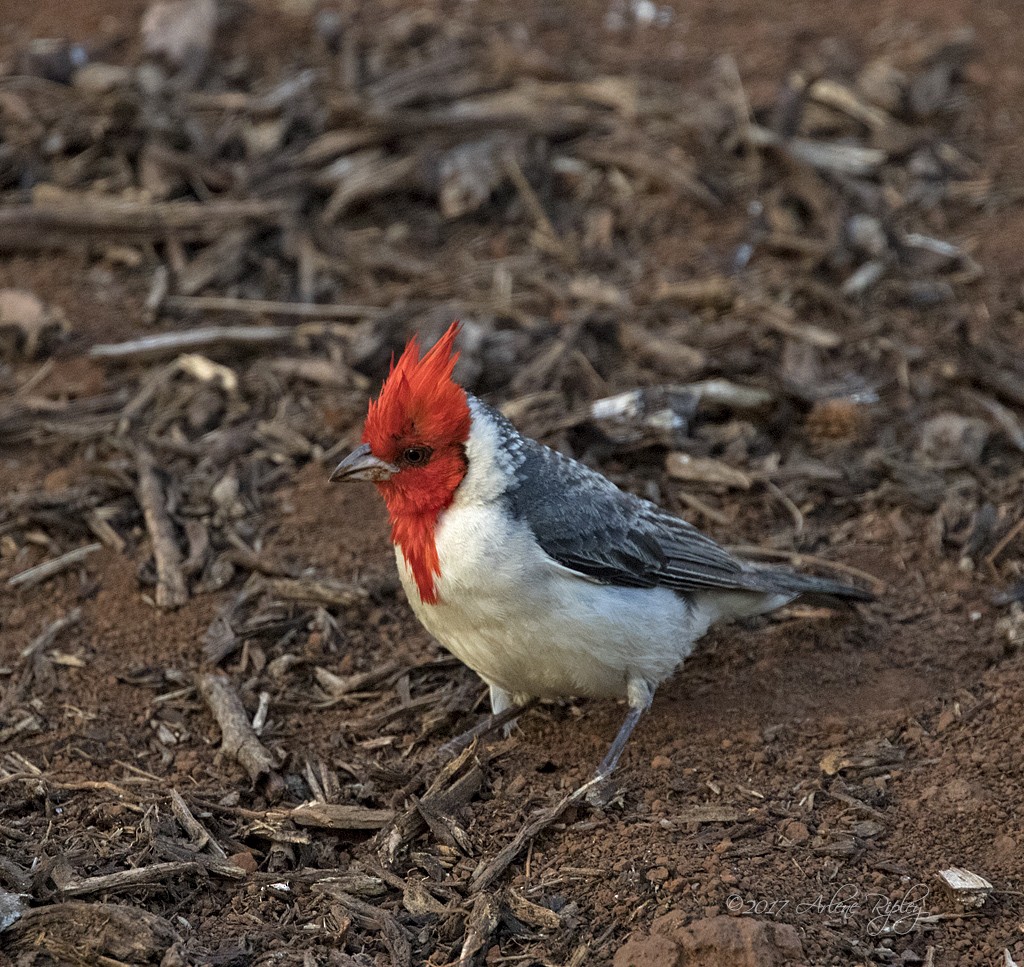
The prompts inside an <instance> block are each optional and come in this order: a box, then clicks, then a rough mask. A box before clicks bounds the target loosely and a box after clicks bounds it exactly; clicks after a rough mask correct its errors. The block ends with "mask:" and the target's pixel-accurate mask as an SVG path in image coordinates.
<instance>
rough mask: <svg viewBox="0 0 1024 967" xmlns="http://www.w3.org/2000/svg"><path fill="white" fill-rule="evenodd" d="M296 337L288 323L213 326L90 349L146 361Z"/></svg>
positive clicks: (121, 358) (97, 356)
mask: <svg viewBox="0 0 1024 967" xmlns="http://www.w3.org/2000/svg"><path fill="white" fill-rule="evenodd" d="M294 338H295V330H294V329H289V328H287V327H285V326H246V327H244V328H243V327H241V326H239V327H232V326H210V327H208V328H206V329H189V330H187V331H186V332H162V333H160V334H159V335H157V336H144V337H142V338H141V339H130V340H128V341H127V342H118V343H99V344H98V345H96V346H93V347H92V349H90V350H89V355H90V356H91V357H92V358H93V359H110V360H117V361H121V362H142V361H145V360H150V359H159V358H160V357H162V356H177V355H178V354H180V353H190V352H195V351H196V350H197V349H209V348H210V347H213V346H234V347H246V346H270V345H275V344H277V343H284V342H290V341H291V340H292V339H294Z"/></svg>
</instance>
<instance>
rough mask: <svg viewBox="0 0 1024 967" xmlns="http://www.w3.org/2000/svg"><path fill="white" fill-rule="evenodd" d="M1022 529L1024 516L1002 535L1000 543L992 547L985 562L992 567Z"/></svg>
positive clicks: (1023, 528)
mask: <svg viewBox="0 0 1024 967" xmlns="http://www.w3.org/2000/svg"><path fill="white" fill-rule="evenodd" d="M1021 531H1024V517H1021V519H1020V520H1019V521H1017V523H1016V524H1014V525H1013V527H1011V528H1010V529H1009V530H1008V531H1007V532H1006V533H1005V534H1004V535H1003V537H1002V539H1001V540H1000V541H999V543H998V544H996V546H995V547H993V548H992V550H991V551H990V552H989V554H988V555H987V556H986V558H985V563H986V564H987V565H988V566H989V567H992V565H993V564H995V562H996V559H997V558H998V557H999V555H1000V554H1002V553H1003V551H1005V550H1006V548H1007V547H1009V545H1010V542H1011V541H1012V540H1013V539H1014V538H1015V537H1016V536H1017V535H1018V534H1020V532H1021Z"/></svg>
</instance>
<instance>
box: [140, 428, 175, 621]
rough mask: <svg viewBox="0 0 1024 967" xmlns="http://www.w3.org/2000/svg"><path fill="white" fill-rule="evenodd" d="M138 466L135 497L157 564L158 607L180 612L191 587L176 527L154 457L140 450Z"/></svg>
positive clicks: (144, 450) (142, 449)
mask: <svg viewBox="0 0 1024 967" xmlns="http://www.w3.org/2000/svg"><path fill="white" fill-rule="evenodd" d="M135 465H136V468H137V470H138V475H139V485H138V488H137V490H136V494H137V498H138V501H139V506H140V507H141V508H142V516H143V517H144V518H145V519H146V530H148V531H149V540H150V543H151V544H152V545H153V557H154V559H155V560H156V582H157V583H156V603H157V607H159V608H180V607H181V606H182V605H183V604H184V603H185V602H186V601H188V585H186V583H185V575H184V574H183V573H182V570H181V549H180V548H179V547H178V543H177V541H176V540H175V539H174V524H173V523H172V522H171V518H170V517H169V516H168V514H167V501H166V498H165V496H164V492H163V489H162V488H161V487H160V481H159V479H158V478H157V475H156V464H155V463H154V461H153V455H152V454H151V453H150V452H149V451H148V450H146V449H144V448H141V447H140V448H139V449H138V450H137V451H136V453H135Z"/></svg>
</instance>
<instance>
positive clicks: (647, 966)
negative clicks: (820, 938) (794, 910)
mask: <svg viewBox="0 0 1024 967" xmlns="http://www.w3.org/2000/svg"><path fill="white" fill-rule="evenodd" d="M686 917H687V915H686V914H685V913H683V912H682V911H675V912H673V913H669V914H667V915H666V916H664V917H660V918H659V919H657V920H655V921H654V924H653V925H652V926H651V930H650V933H649V934H634V935H633V936H632V937H631V938H630V939H629V940H628V941H627V942H626V943H625V945H624V946H622V947H621V948H620V949H619V951H618V953H616V955H615V960H614V961H613V963H614V967H718V965H721V964H728V965H729V967H787V965H796V964H803V963H805V962H806V961H805V958H804V952H803V948H802V947H801V945H800V936H799V934H798V933H797V932H796V929H795V928H794V927H792V926H790V925H789V924H786V923H772V922H770V921H767V920H756V919H754V918H752V917H730V916H715V917H707V918H705V919H703V920H697V921H696V922H695V923H690V924H686V923H685V920H686Z"/></svg>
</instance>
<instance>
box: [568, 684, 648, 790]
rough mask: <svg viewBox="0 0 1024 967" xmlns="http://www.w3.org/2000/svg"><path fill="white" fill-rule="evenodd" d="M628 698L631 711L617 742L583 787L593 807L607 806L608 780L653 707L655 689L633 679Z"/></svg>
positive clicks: (616, 737)
mask: <svg viewBox="0 0 1024 967" xmlns="http://www.w3.org/2000/svg"><path fill="white" fill-rule="evenodd" d="M626 698H627V701H628V702H629V711H628V712H627V713H626V718H625V721H624V722H623V723H622V726H621V727H620V728H619V733H618V735H616V736H615V741H614V742H612V744H611V748H610V749H609V750H608V752H607V754H606V755H605V757H604V758H603V759H602V760H601V764H600V765H599V766H598V767H597V771H596V772H595V773H594V776H593V778H592V779H590V781H589V782H587V783H586V784H585V785H584V786H583V789H586V800H587V802H588V803H590V805H591V806H603V805H606V804H607V802H608V799H609V798H610V796H609V791H610V789H609V786H610V783H609V782H608V779H609V778H610V776H611V774H612V773H613V772H614V771H615V767H616V766H617V765H618V764H619V759H620V758H621V756H622V750H623V749H625V748H626V743H627V742H628V741H629V737H630V736H631V735H632V734H633V729H635V728H636V726H637V723H638V722H639V721H640V719H641V718H643V714H644V712H646V711H647V710H648V709H649V708H650V707H651V702H652V701H653V700H654V688H653V686H652V685H651V684H650V683H649V682H646V681H644V680H643V679H640V678H631V679H630V680H629V682H628V683H627V686H626Z"/></svg>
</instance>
